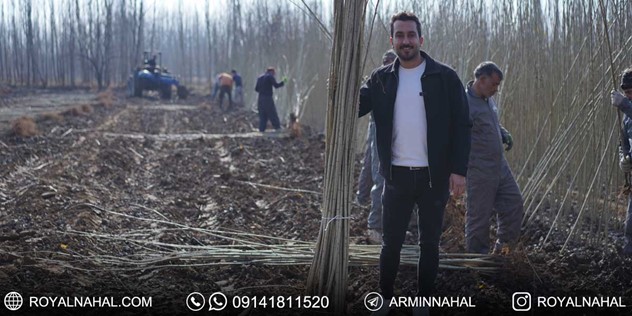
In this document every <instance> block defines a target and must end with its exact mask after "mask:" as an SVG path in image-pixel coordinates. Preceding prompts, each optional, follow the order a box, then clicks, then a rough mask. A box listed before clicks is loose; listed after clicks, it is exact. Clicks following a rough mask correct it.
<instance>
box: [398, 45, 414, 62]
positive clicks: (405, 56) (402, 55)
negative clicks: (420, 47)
mask: <svg viewBox="0 0 632 316" xmlns="http://www.w3.org/2000/svg"><path fill="white" fill-rule="evenodd" d="M405 48H410V50H409V51H408V52H406V51H405V50H404V49H405ZM416 54H419V52H418V51H417V50H416V49H415V47H414V46H409V45H406V46H401V47H400V48H399V49H398V50H397V57H399V59H400V60H403V61H410V60H413V59H415V57H417V56H416Z"/></svg>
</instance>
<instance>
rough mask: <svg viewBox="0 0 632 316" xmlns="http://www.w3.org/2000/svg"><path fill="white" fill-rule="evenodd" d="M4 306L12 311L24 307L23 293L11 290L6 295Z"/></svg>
mask: <svg viewBox="0 0 632 316" xmlns="http://www.w3.org/2000/svg"><path fill="white" fill-rule="evenodd" d="M4 306H6V307H7V309H8V310H10V311H17V310H18V309H20V307H22V295H20V293H18V292H9V293H7V295H5V296H4Z"/></svg>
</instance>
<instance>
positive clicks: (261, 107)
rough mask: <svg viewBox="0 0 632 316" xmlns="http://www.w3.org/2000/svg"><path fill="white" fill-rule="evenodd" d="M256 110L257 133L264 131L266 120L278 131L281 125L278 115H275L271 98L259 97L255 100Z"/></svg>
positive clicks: (274, 107)
mask: <svg viewBox="0 0 632 316" xmlns="http://www.w3.org/2000/svg"><path fill="white" fill-rule="evenodd" d="M257 110H258V111H259V131H260V132H263V131H265V130H266V126H267V125H268V120H270V123H272V127H274V129H280V128H281V123H280V122H279V115H278V114H277V110H276V106H274V99H272V97H271V96H262V95H260V96H259V99H258V100H257Z"/></svg>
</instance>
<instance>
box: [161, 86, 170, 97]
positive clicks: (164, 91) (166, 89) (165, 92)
mask: <svg viewBox="0 0 632 316" xmlns="http://www.w3.org/2000/svg"><path fill="white" fill-rule="evenodd" d="M160 97H161V98H162V99H165V100H169V99H171V86H170V85H169V86H164V87H162V89H160Z"/></svg>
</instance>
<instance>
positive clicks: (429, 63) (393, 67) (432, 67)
mask: <svg viewBox="0 0 632 316" xmlns="http://www.w3.org/2000/svg"><path fill="white" fill-rule="evenodd" d="M419 53H420V54H421V57H423V58H424V60H425V61H426V71H425V74H426V75H429V74H434V73H439V72H441V68H440V67H439V64H438V63H437V62H436V61H435V60H434V59H432V57H430V55H428V54H427V53H426V52H424V51H423V50H419ZM399 65H400V62H399V57H397V58H395V62H393V63H392V64H390V65H388V66H387V68H386V72H390V73H395V74H398V73H399Z"/></svg>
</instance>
